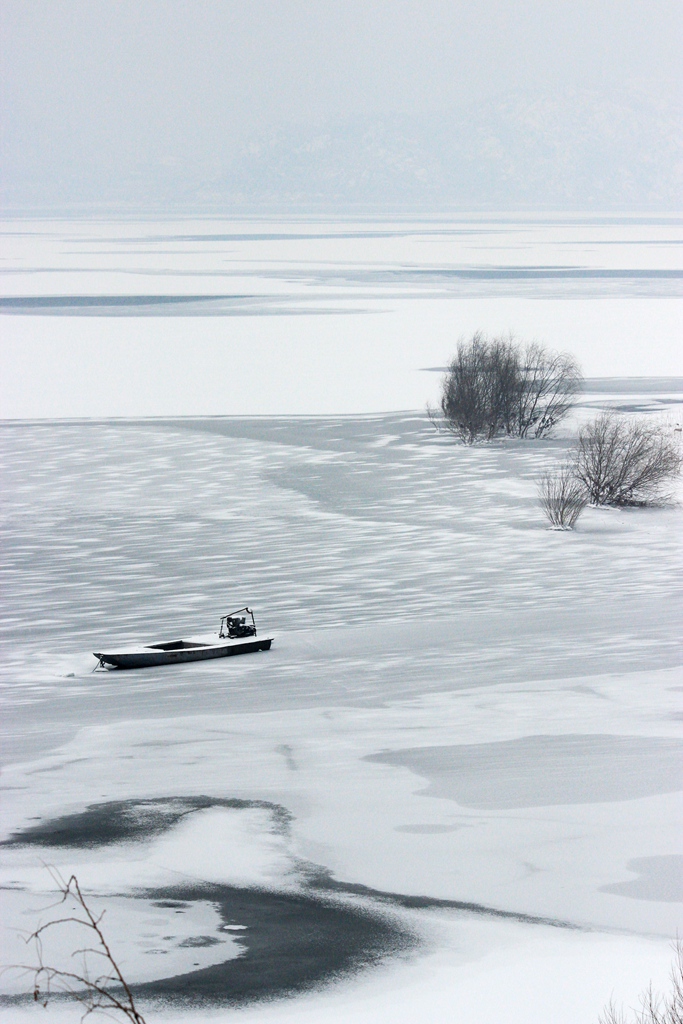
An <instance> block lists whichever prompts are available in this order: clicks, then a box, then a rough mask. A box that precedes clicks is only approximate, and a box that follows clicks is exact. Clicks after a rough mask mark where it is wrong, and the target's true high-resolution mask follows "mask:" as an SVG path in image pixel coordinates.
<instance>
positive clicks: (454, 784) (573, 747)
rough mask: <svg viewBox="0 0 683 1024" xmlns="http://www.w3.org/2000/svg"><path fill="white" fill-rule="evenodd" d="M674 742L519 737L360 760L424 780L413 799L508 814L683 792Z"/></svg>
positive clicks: (629, 738)
mask: <svg viewBox="0 0 683 1024" xmlns="http://www.w3.org/2000/svg"><path fill="white" fill-rule="evenodd" d="M682 751H683V748H682V746H681V743H680V742H679V741H678V740H675V739H667V738H664V737H658V736H612V735H595V736H591V735H571V734H570V735H566V736H523V737H521V738H520V739H516V740H504V741H501V742H498V743H472V744H459V745H457V746H442V747H411V748H407V749H404V750H387V751H382V752H381V753H378V754H370V755H368V756H367V757H365V758H363V760H365V761H371V762H374V763H377V764H387V765H392V766H393V767H396V768H399V767H400V768H408V769H409V770H410V771H412V772H414V773H415V774H416V775H420V776H423V777H424V778H426V779H428V781H429V785H428V786H427V788H426V789H423V790H420V792H419V795H420V796H431V797H434V796H435V797H443V798H444V799H447V800H454V801H456V802H457V803H459V804H460V805H461V806H464V807H475V808H477V809H480V810H512V809H517V808H523V807H548V806H555V805H562V804H584V803H589V804H593V803H611V802H613V801H619V800H637V799H640V798H642V797H647V796H655V795H658V794H662V793H674V792H677V791H678V790H680V789H681V788H683V778H682V774H681V765H682V764H683V761H682V759H681V753H682Z"/></svg>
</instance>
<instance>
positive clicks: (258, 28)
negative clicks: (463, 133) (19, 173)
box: [0, 0, 683, 172]
mask: <svg viewBox="0 0 683 1024" xmlns="http://www.w3.org/2000/svg"><path fill="white" fill-rule="evenodd" d="M0 12H1V17H2V25H1V29H2V37H3V43H2V47H3V59H2V71H1V74H2V106H3V108H4V109H3V111H2V121H3V124H4V129H3V134H4V136H5V146H6V153H7V158H8V160H9V163H10V164H12V165H13V164H16V162H17V161H18V162H19V163H20V164H21V165H23V166H24V167H25V168H26V169H27V171H29V172H30V170H31V168H33V167H40V166H42V167H45V166H46V165H49V164H50V163H53V164H54V166H55V167H56V168H59V166H60V165H61V164H62V163H65V164H68V163H69V161H74V160H78V159H82V160H86V161H87V160H90V159H92V158H93V156H94V155H96V154H99V157H100V158H101V159H102V160H107V159H109V158H110V157H113V155H114V154H115V155H116V158H117V159H119V160H121V161H123V162H124V163H125V162H126V161H133V162H134V161H136V160H139V161H145V160H152V161H154V162H157V161H160V160H161V161H168V162H170V163H173V161H174V160H180V161H183V160H186V159H187V154H188V152H194V153H195V155H196V157H197V158H200V159H202V160H208V161H210V160H212V159H216V160H219V159H220V158H221V156H224V155H225V154H226V153H228V152H229V151H230V150H231V148H232V147H233V146H234V145H235V144H236V143H238V142H239V141H240V140H242V139H243V138H245V137H246V136H248V135H250V134H252V133H253V132H254V131H255V130H260V129H264V128H268V127H270V126H277V125H280V124H281V123H283V122H287V121H291V120H304V121H305V120H309V119H312V118H320V117H324V116H328V115H332V116H337V115H342V116H345V115H353V114H375V113H385V112H391V111H400V112H409V113H421V112H426V111H434V110H439V109H443V108H446V107H449V106H451V105H454V104H460V103H462V102H467V101H470V100H478V99H481V98H483V97H485V96H487V95H489V94H492V93H500V92H504V91H506V90H508V89H529V88H533V89H537V88H538V89H541V90H552V91H556V90H558V89H559V90H566V89H568V88H572V87H581V88H590V89H598V90H604V91H606V92H609V93H617V94H618V93H619V92H621V91H623V90H626V89H631V88H632V87H633V86H636V87H638V88H641V89H645V90H647V91H648V92H649V93H650V94H652V93H655V94H659V95H661V96H662V97H668V98H669V99H670V98H671V96H672V94H674V93H676V92H677V90H679V89H680V87H681V70H682V69H681V59H680V53H681V43H682V41H683V30H682V22H683V3H681V0H476V2H470V0H0Z"/></svg>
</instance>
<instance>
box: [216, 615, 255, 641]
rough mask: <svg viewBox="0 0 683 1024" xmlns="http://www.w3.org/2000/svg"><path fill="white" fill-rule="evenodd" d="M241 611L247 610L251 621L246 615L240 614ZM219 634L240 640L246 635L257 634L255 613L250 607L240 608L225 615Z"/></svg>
mask: <svg viewBox="0 0 683 1024" xmlns="http://www.w3.org/2000/svg"><path fill="white" fill-rule="evenodd" d="M239 612H246V613H247V615H249V616H250V618H251V622H248V621H247V617H246V615H240V614H239ZM218 635H219V636H220V637H223V638H225V637H227V638H228V639H230V640H238V639H240V638H241V637H244V636H256V621H255V619H254V613H253V612H252V611H251V609H250V608H240V609H239V611H237V612H232V614H231V615H224V616H223V618H222V619H221V628H220V632H219V634H218Z"/></svg>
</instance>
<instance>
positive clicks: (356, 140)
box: [198, 92, 683, 210]
mask: <svg viewBox="0 0 683 1024" xmlns="http://www.w3.org/2000/svg"><path fill="white" fill-rule="evenodd" d="M680 123H681V121H680V120H679V118H678V116H677V114H676V113H675V112H674V111H670V110H665V109H657V107H656V106H654V105H653V104H646V105H642V104H641V105H636V104H634V103H628V102H622V103H617V102H615V101H613V100H607V99H604V98H601V97H599V96H597V95H596V94H594V93H589V92H582V93H575V94H573V95H572V94H570V95H567V96H565V97H562V98H557V97H554V98H552V97H528V96H521V95H515V96H511V97H508V98H504V99H500V100H497V101H494V102H490V103H486V104H478V105H476V106H474V107H470V108H467V109H463V110H454V111H451V112H449V114H448V115H444V116H443V117H439V118H437V117H431V118H429V119H426V118H423V119H420V120H418V119H416V118H409V117H400V116H394V117H391V118H377V119H365V120H362V121H361V120H358V119H356V120H353V121H351V120H347V121H337V122H329V123H327V124H324V125H321V126H319V127H318V128H317V129H310V128H308V129H302V128H298V129H291V130H289V131H284V130H283V131H280V132H277V133H274V134H272V135H270V136H267V137H264V138H262V139H260V140H258V141H256V142H254V144H253V145H252V146H251V147H250V148H247V149H246V150H245V151H244V152H243V153H242V154H241V156H240V157H239V158H238V159H236V160H234V161H233V162H232V163H231V165H230V166H229V167H228V168H227V170H226V172H225V173H224V174H223V175H221V177H220V178H218V179H217V180H215V181H214V182H213V183H212V186H207V187H204V188H202V189H200V190H199V192H198V198H200V199H203V200H212V199H213V200H220V199H223V198H225V199H227V198H230V199H231V200H233V201H236V202H246V203H248V202H250V201H252V200H254V199H256V198H259V199H261V200H266V201H271V202H277V201H285V202H291V203H297V204H298V203H306V202H314V203H315V202H318V203H323V204H324V203H330V202H332V203H334V202H339V203H341V204H344V203H351V204H353V203H359V204H370V205H374V204H380V205H383V204H391V203H395V204H401V203H405V204H406V205H410V204H415V203H417V204H419V205H425V206H431V205H435V206H439V205H442V204H444V203H448V204H453V205H455V206H459V207H462V208H484V209H496V210H504V209H515V208H524V209H529V208H539V207H540V208H550V209H567V208H573V209H601V210H607V209H637V208H644V209H653V208H657V209H672V210H675V209H680V206H681V198H682V196H683V188H682V186H683V140H682V139H681V134H680V130H679V125H680Z"/></svg>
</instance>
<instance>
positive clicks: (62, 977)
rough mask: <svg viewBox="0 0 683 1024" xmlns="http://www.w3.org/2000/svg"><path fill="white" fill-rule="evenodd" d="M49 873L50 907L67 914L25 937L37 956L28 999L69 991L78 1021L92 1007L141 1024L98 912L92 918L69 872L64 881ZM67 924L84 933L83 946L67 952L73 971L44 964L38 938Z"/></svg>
mask: <svg viewBox="0 0 683 1024" xmlns="http://www.w3.org/2000/svg"><path fill="white" fill-rule="evenodd" d="M51 874H52V877H53V878H54V880H55V882H56V883H57V885H58V887H59V890H60V892H61V894H62V896H61V899H60V900H59V902H58V903H57V904H56V906H58V907H61V906H64V907H66V908H67V913H66V914H65V916H63V917H58V918H56V919H54V920H52V921H48V922H47V923H46V924H43V925H41V926H40V927H39V928H37V929H36V930H35V931H34V932H33V933H32V934H31V935H30V936H29V937H28V939H27V942H32V943H33V945H34V947H35V951H36V956H37V960H38V966H34V967H30V968H28V969H29V970H31V971H32V972H33V976H34V977H33V999H34V1000H35V1002H37V1003H42V1005H43V1006H47V1004H48V1002H49V1000H50V998H51V997H53V996H55V995H57V994H61V995H69V996H71V997H72V998H73V999H75V1000H76V1001H77V1002H79V1003H80V1004H81V1006H82V1007H83V1015H82V1017H81V1020H85V1018H86V1017H89V1016H90V1014H91V1013H95V1012H96V1011H104V1012H105V1013H107V1015H108V1016H113V1019H117V1018H120V1019H122V1020H127V1021H132V1024H145V1018H144V1017H143V1016H142V1014H141V1013H140V1011H139V1010H138V1009H137V1007H136V1006H135V1000H134V999H133V993H132V992H131V990H130V988H129V986H128V984H127V982H126V980H125V978H124V977H123V975H122V973H121V971H120V970H119V967H118V964H117V963H116V960H115V959H114V956H113V954H112V951H111V949H110V947H109V945H108V943H107V940H106V939H105V937H104V934H103V932H102V928H101V922H102V918H103V916H104V912H103V913H102V914H99V915H97V916H96V915H95V914H94V913H93V911H92V910H91V909H90V907H89V906H88V904H87V902H86V900H85V897H84V896H83V893H82V891H81V887H80V885H79V884H78V879H77V878H76V876H75V875H72V876H71V877H70V878H69V880H68V882H65V881H64V879H63V878H62V877H61V876H60V875H59V874H58V873H57V872H54V871H53V872H51ZM72 908H73V909H72ZM73 924H75V925H78V926H80V927H82V928H83V929H84V933H83V934H84V936H85V938H84V942H85V945H84V946H83V947H82V948H80V949H76V950H74V951H73V952H72V953H71V956H72V957H73V958H78V961H77V963H78V966H76V964H75V966H74V970H73V971H70V970H63V969H62V968H59V967H53V966H51V965H49V964H46V963H45V962H44V960H43V941H42V940H43V936H44V935H45V933H46V932H47V931H50V930H52V929H60V928H63V927H64V926H65V925H73ZM93 964H97V965H101V970H100V968H99V966H98V967H97V968H96V969H95V970H93V967H92V965H93Z"/></svg>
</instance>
